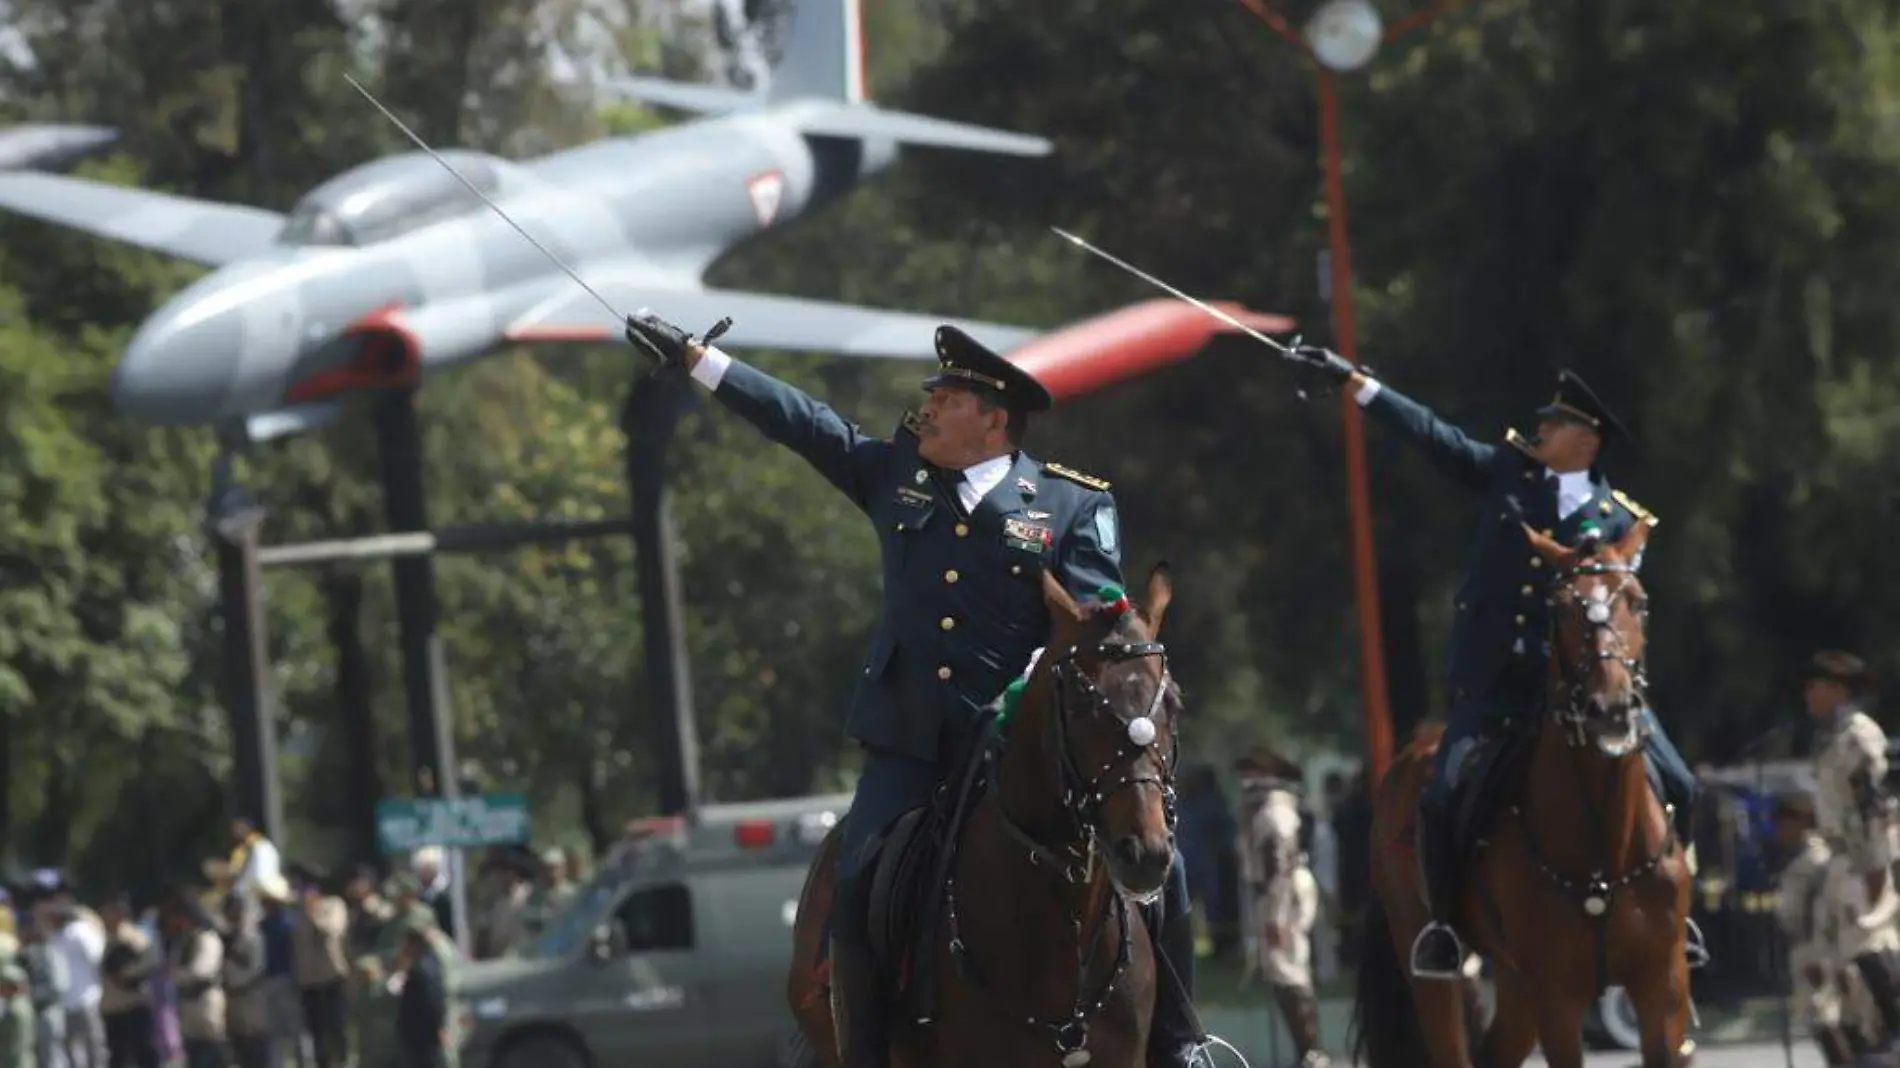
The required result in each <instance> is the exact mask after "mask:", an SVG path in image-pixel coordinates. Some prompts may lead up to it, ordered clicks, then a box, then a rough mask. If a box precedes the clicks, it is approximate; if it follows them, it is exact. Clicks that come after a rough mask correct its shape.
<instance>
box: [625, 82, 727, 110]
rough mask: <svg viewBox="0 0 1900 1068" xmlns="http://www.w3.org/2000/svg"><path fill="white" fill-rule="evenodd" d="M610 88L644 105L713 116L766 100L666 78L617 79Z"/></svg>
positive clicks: (712, 86) (721, 87)
mask: <svg viewBox="0 0 1900 1068" xmlns="http://www.w3.org/2000/svg"><path fill="white" fill-rule="evenodd" d="M608 85H609V86H610V87H611V88H613V89H615V90H617V91H619V92H620V93H622V94H624V95H626V96H630V97H632V98H633V99H635V100H638V101H641V102H642V103H646V104H658V105H659V106H661V107H666V108H674V109H677V110H679V111H698V112H706V113H710V114H719V113H722V112H727V111H737V110H739V109H740V108H744V107H751V106H753V105H756V104H759V103H762V102H763V101H764V100H765V95H764V94H763V93H748V92H743V91H741V90H738V89H728V88H726V87H725V86H723V85H690V84H687V83H684V82H675V81H668V80H667V79H665V78H615V79H613V80H612V81H611V82H609V83H608Z"/></svg>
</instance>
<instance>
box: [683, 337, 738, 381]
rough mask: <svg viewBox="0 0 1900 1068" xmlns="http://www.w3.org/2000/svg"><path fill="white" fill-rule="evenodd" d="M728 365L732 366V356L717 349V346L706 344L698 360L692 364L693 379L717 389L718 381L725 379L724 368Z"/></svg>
mask: <svg viewBox="0 0 1900 1068" xmlns="http://www.w3.org/2000/svg"><path fill="white" fill-rule="evenodd" d="M730 366H732V357H730V356H728V355H726V354H725V353H723V352H721V351H719V349H718V348H717V347H715V346H712V345H708V346H706V351H705V353H704V354H703V355H701V356H700V358H699V362H698V363H696V364H694V365H693V381H695V382H697V383H699V384H700V385H702V386H705V387H706V388H707V389H718V388H719V383H720V382H723V381H725V378H726V368H728V367H730Z"/></svg>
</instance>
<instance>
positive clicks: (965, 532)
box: [957, 523, 970, 538]
mask: <svg viewBox="0 0 1900 1068" xmlns="http://www.w3.org/2000/svg"><path fill="white" fill-rule="evenodd" d="M969 536H970V525H969V524H968V523H958V524H957V537H959V538H967V537H969Z"/></svg>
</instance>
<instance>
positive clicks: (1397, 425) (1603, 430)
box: [1299, 348, 1707, 980]
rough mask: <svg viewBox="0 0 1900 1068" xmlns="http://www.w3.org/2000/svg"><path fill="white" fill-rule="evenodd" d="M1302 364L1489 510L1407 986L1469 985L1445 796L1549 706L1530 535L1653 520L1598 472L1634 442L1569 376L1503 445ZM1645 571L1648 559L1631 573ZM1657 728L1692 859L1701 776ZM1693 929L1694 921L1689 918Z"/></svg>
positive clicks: (1655, 754) (1441, 751)
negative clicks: (1456, 926) (1605, 453)
mask: <svg viewBox="0 0 1900 1068" xmlns="http://www.w3.org/2000/svg"><path fill="white" fill-rule="evenodd" d="M1299 355H1301V356H1302V357H1304V358H1306V359H1308V360H1309V361H1311V362H1312V363H1313V365H1314V366H1315V367H1317V368H1319V369H1320V370H1321V371H1322V372H1324V373H1325V374H1327V375H1329V376H1330V377H1333V378H1335V379H1337V380H1340V381H1342V382H1343V383H1344V384H1345V388H1346V389H1348V390H1350V391H1352V393H1353V395H1354V398H1355V399H1356V400H1357V401H1358V402H1359V404H1360V405H1361V406H1362V407H1364V408H1365V410H1366V414H1368V415H1369V416H1371V417H1372V418H1374V419H1377V420H1378V421H1380V422H1382V423H1385V424H1386V425H1387V426H1390V427H1392V428H1393V429H1394V430H1397V431H1398V432H1399V433H1400V434H1402V435H1404V437H1405V438H1406V439H1407V440H1409V441H1411V442H1412V443H1413V444H1415V445H1417V446H1418V447H1419V448H1420V449H1421V450H1423V451H1424V453H1425V455H1426V456H1428V457H1429V458H1431V460H1432V461H1433V462H1434V463H1435V464H1437V466H1438V467H1439V468H1440V469H1442V470H1443V471H1444V472H1445V473H1446V474H1448V475H1450V476H1451V477H1453V478H1454V479H1456V480H1458V482H1460V483H1461V484H1463V485H1464V486H1465V488H1466V489H1469V490H1471V491H1472V492H1473V493H1476V494H1477V495H1478V496H1479V497H1480V499H1481V500H1482V501H1483V504H1484V510H1483V512H1482V513H1481V515H1480V520H1479V524H1480V525H1479V530H1478V544H1477V546H1476V549H1475V551H1474V553H1473V554H1472V559H1471V563H1470V566H1469V569H1468V570H1467V572H1466V576H1465V581H1464V584H1463V585H1462V586H1460V587H1459V590H1458V595H1457V603H1456V609H1457V611H1456V615H1455V617H1454V619H1453V622H1452V633H1451V649H1450V652H1449V656H1448V657H1447V659H1448V661H1449V663H1450V675H1451V711H1450V713H1449V714H1448V715H1447V716H1446V723H1445V735H1444V738H1443V740H1442V741H1441V742H1440V743H1439V748H1438V761H1437V767H1436V770H1435V772H1434V774H1433V775H1432V778H1431V781H1430V782H1429V783H1428V784H1427V785H1426V788H1425V794H1424V797H1423V798H1422V799H1421V801H1420V806H1419V808H1420V811H1419V816H1420V821H1421V824H1422V827H1421V830H1422V832H1423V833H1421V834H1420V836H1419V839H1420V848H1421V850H1422V852H1423V854H1424V858H1423V859H1424V862H1425V874H1426V882H1427V883H1428V884H1429V888H1430V897H1431V909H1432V914H1433V915H1434V916H1435V917H1438V918H1439V919H1435V920H1434V921H1433V922H1432V923H1431V924H1429V925H1427V926H1426V928H1425V929H1424V930H1423V931H1421V932H1420V933H1419V936H1418V939H1417V940H1416V941H1415V942H1414V943H1413V945H1412V974H1413V975H1414V976H1417V977H1419V978H1425V979H1448V980H1455V979H1460V978H1462V976H1461V974H1460V972H1459V966H1460V965H1461V964H1462V963H1463V961H1464V958H1465V950H1464V946H1463V945H1462V944H1461V943H1460V942H1459V940H1458V935H1457V933H1456V932H1455V931H1453V930H1452V928H1451V927H1450V925H1449V924H1447V923H1445V922H1443V918H1444V917H1447V916H1453V915H1456V904H1457V902H1458V900H1459V895H1460V893H1461V891H1462V887H1461V886H1460V884H1459V881H1458V875H1459V872H1458V871H1457V870H1456V864H1457V858H1456V857H1453V856H1451V855H1450V853H1451V841H1450V839H1451V832H1452V828H1451V827H1450V823H1451V821H1450V819H1449V818H1448V816H1449V812H1450V808H1451V806H1450V804H1449V801H1450V798H1451V795H1452V792H1453V790H1454V788H1455V787H1456V786H1457V784H1458V776H1459V774H1460V772H1461V771H1463V769H1464V765H1465V763H1466V760H1467V758H1468V757H1469V756H1470V755H1471V754H1472V753H1473V752H1474V751H1475V750H1476V748H1477V745H1478V743H1479V742H1480V741H1482V740H1483V739H1485V738H1488V737H1496V736H1497V735H1498V734H1499V732H1500V731H1501V730H1503V729H1504V725H1505V724H1506V723H1507V722H1508V721H1509V720H1510V719H1511V718H1513V717H1523V716H1527V715H1529V714H1530V713H1532V712H1533V711H1536V710H1539V709H1541V708H1542V707H1543V703H1544V684H1545V672H1546V668H1547V665H1548V662H1549V656H1550V649H1549V644H1548V634H1549V631H1550V617H1549V611H1548V606H1547V603H1546V597H1547V595H1548V592H1549V591H1548V586H1549V581H1550V576H1549V573H1548V571H1547V570H1546V569H1545V566H1544V562H1543V559H1542V558H1541V557H1539V556H1538V555H1537V554H1536V553H1535V552H1533V551H1532V549H1531V545H1530V540H1529V538H1528V537H1527V535H1526V534H1525V528H1526V527H1529V528H1530V529H1532V530H1536V531H1538V532H1539V533H1540V534H1542V535H1544V536H1545V537H1549V538H1554V539H1555V540H1556V541H1557V542H1558V543H1559V544H1562V545H1565V546H1570V547H1576V546H1579V545H1582V544H1584V543H1586V542H1591V541H1596V542H1602V543H1611V542H1615V541H1616V540H1617V539H1619V538H1621V537H1622V536H1623V535H1624V534H1626V533H1628V532H1629V531H1630V530H1631V529H1632V528H1633V527H1634V526H1635V525H1636V524H1638V523H1649V524H1651V525H1654V524H1655V523H1656V521H1657V520H1656V517H1655V516H1654V515H1652V514H1650V512H1649V511H1648V510H1647V509H1645V508H1644V507H1643V506H1642V505H1640V504H1637V503H1636V502H1635V501H1633V500H1631V499H1630V498H1629V497H1628V496H1626V495H1624V494H1623V493H1622V492H1621V491H1619V490H1615V489H1612V488H1611V486H1610V483H1609V480H1608V479H1606V478H1605V477H1604V476H1603V473H1602V472H1601V470H1599V469H1598V467H1597V453H1598V451H1599V450H1600V449H1601V448H1602V446H1603V444H1604V441H1605V438H1606V437H1607V436H1615V437H1627V436H1628V431H1627V430H1625V429H1624V427H1623V424H1622V423H1621V422H1620V421H1619V420H1618V419H1617V418H1616V416H1614V415H1613V414H1611V412H1610V410H1609V409H1608V408H1607V407H1605V406H1604V404H1603V402H1602V401H1601V400H1599V399H1598V398H1597V396H1596V394H1595V393H1593V392H1591V390H1590V388H1589V386H1587V385H1585V384H1584V382H1583V380H1582V379H1581V378H1579V377H1577V376H1576V375H1575V374H1572V373H1571V372H1569V371H1564V372H1562V373H1561V374H1560V375H1559V376H1558V380H1557V394H1556V396H1555V397H1554V398H1553V399H1552V400H1551V402H1550V403H1549V404H1547V405H1545V406H1544V407H1542V408H1539V409H1538V410H1537V420H1538V423H1537V436H1536V437H1535V438H1525V437H1524V436H1523V435H1521V434H1519V433H1518V432H1517V431H1515V430H1512V431H1509V432H1507V433H1506V435H1505V439H1504V443H1503V444H1501V445H1497V444H1489V443H1485V442H1480V441H1476V440H1473V439H1472V438H1471V437H1470V436H1469V435H1467V434H1466V433H1465V432H1464V431H1462V430H1460V429H1458V428H1457V427H1455V426H1452V425H1451V424H1449V423H1447V422H1445V421H1444V420H1443V419H1440V418H1439V417H1438V416H1437V415H1436V414H1435V413H1434V412H1432V410H1431V409H1429V408H1427V407H1425V406H1424V405H1422V404H1420V403H1418V402H1417V401H1415V400H1412V399H1411V398H1410V397H1407V396H1404V395H1403V394H1401V393H1399V392H1398V391H1397V390H1394V389H1392V388H1390V387H1388V386H1384V385H1382V384H1381V383H1379V382H1377V381H1375V380H1373V379H1371V378H1368V377H1366V376H1365V375H1363V374H1360V373H1358V372H1356V371H1355V370H1353V367H1352V365H1351V364H1349V363H1347V362H1346V361H1345V360H1343V359H1341V358H1340V357H1339V356H1337V355H1335V354H1333V353H1331V352H1327V351H1326V350H1324V349H1313V348H1306V349H1301V350H1299ZM1636 563H1637V565H1638V566H1640V565H1641V559H1640V557H1639V559H1638V560H1637V561H1636ZM1644 714H1645V718H1646V719H1647V720H1648V726H1649V745H1648V752H1647V755H1648V758H1649V760H1650V763H1651V765H1652V766H1653V767H1654V768H1655V769H1656V771H1657V773H1658V777H1659V778H1660V779H1661V781H1662V787H1663V795H1664V799H1665V802H1666V803H1667V804H1669V805H1670V806H1672V808H1673V811H1672V813H1671V817H1672V820H1673V822H1674V825H1675V828H1676V833H1677V835H1678V836H1679V837H1680V838H1681V840H1682V842H1683V844H1684V846H1685V847H1686V846H1687V845H1688V844H1689V843H1690V842H1691V841H1693V837H1692V835H1691V831H1690V828H1691V827H1692V825H1693V824H1692V821H1691V812H1692V809H1693V807H1694V804H1695V799H1696V782H1695V775H1694V773H1692V772H1691V771H1690V770H1689V767H1688V765H1687V764H1685V763H1683V760H1682V756H1681V755H1680V754H1679V753H1677V752H1676V747H1675V746H1674V745H1673V744H1671V742H1670V741H1669V736H1668V735H1667V734H1664V733H1663V729H1662V724H1661V723H1659V722H1657V720H1656V714H1655V710H1654V709H1653V708H1645V709H1644ZM1685 919H1686V918H1685ZM1686 922H1687V923H1688V934H1689V951H1688V952H1689V958H1690V960H1691V962H1693V963H1697V964H1699V963H1701V962H1702V961H1704V960H1706V958H1707V951H1706V950H1705V949H1704V947H1703V943H1702V932H1701V931H1700V930H1699V929H1697V927H1696V924H1695V921H1694V920H1693V919H1686Z"/></svg>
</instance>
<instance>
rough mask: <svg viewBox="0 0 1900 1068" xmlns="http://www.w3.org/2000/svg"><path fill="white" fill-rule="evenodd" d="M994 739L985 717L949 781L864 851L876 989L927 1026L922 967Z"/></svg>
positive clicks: (928, 994)
mask: <svg viewBox="0 0 1900 1068" xmlns="http://www.w3.org/2000/svg"><path fill="white" fill-rule="evenodd" d="M999 738H1000V734H999V729H998V721H997V718H996V716H995V715H994V714H992V713H986V714H985V715H984V716H983V718H982V719H981V720H980V721H979V722H978V723H977V724H976V726H975V728H974V729H972V730H971V731H969V732H967V733H966V735H965V739H964V744H963V745H962V746H961V748H960V749H959V750H958V751H957V753H956V756H955V757H954V758H953V759H952V761H951V762H950V765H949V772H950V773H949V774H948V775H946V776H945V777H944V779H943V781H941V782H939V783H938V785H937V789H936V791H935V792H934V793H933V794H932V796H931V800H930V802H929V803H928V804H926V805H922V806H919V807H917V808H913V809H911V810H909V811H908V812H905V813H904V814H903V815H901V816H899V817H898V818H897V819H895V820H893V821H891V825H890V826H889V827H888V828H886V829H885V831H884V833H883V834H881V835H879V836H877V837H876V838H873V839H872V841H871V844H870V846H869V849H870V852H871V856H870V858H869V860H868V861H867V863H868V865H869V866H870V870H871V888H870V894H871V900H870V916H869V921H870V934H871V954H872V958H873V960H874V961H875V963H876V967H877V970H878V972H879V974H880V975H881V976H882V978H883V986H884V988H885V989H887V990H891V991H894V992H895V996H894V997H892V998H891V999H890V1000H891V1001H892V1002H893V1003H895V1004H897V1005H899V1006H901V1007H904V1008H907V1009H910V1010H914V1011H915V1013H916V1015H917V1017H918V1019H919V1020H920V1021H922V1022H928V1021H927V1017H928V1015H929V1012H930V1006H931V1005H933V1004H935V991H934V990H933V989H932V985H931V984H932V980H933V976H932V974H931V970H930V968H929V965H928V961H929V949H930V947H931V946H932V945H933V944H934V942H935V940H936V934H937V925H938V922H939V917H940V914H941V913H942V911H943V896H944V888H945V886H946V885H947V884H948V880H949V878H950V868H951V865H952V864H954V863H955V862H956V853H957V843H958V842H959V841H960V840H961V838H962V834H963V826H964V824H965V822H967V820H968V818H969V814H970V811H971V809H972V808H973V807H974V803H975V801H976V800H977V797H978V793H979V791H978V788H979V787H980V786H981V785H982V783H983V770H984V768H985V767H986V766H987V765H988V759H987V758H988V757H989V755H990V754H991V753H992V752H993V751H994V749H995V747H996V745H997V742H998V740H999ZM845 818H846V819H847V820H848V819H850V818H851V817H850V816H849V815H848V814H847V815H846V816H845ZM826 945H827V947H828V945H829V939H828V938H827V939H826ZM826 955H827V956H828V955H829V954H828V951H827V953H826Z"/></svg>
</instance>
